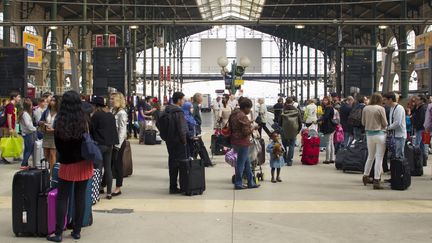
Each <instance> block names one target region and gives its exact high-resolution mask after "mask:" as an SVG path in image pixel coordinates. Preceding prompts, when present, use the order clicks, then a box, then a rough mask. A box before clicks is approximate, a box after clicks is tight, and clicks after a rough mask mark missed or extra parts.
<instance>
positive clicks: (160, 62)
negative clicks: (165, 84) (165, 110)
mask: <svg viewBox="0 0 432 243" xmlns="http://www.w3.org/2000/svg"><path fill="white" fill-rule="evenodd" d="M161 55H162V51H161V48H160V47H158V69H159V72H158V73H159V75H158V77H159V79H158V100H159V101H161V98H162V91H161V85H162V82H161V81H163V73H161V66H162V57H161ZM162 71H163V69H162Z"/></svg>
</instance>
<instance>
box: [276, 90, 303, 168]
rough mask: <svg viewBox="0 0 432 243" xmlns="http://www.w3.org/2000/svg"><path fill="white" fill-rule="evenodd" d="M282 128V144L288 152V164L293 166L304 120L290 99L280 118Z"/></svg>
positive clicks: (289, 98) (287, 100)
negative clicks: (296, 145)
mask: <svg viewBox="0 0 432 243" xmlns="http://www.w3.org/2000/svg"><path fill="white" fill-rule="evenodd" d="M279 126H280V127H281V137H282V144H283V146H284V148H285V150H286V151H287V156H286V161H285V162H286V164H287V165H288V166H291V165H292V162H293V158H294V148H295V144H296V138H297V135H298V134H299V132H300V130H301V127H302V119H301V114H300V111H299V109H297V108H296V107H295V106H294V100H293V99H292V98H291V97H288V98H287V99H286V102H285V106H284V109H283V112H282V114H281V115H280V118H279Z"/></svg>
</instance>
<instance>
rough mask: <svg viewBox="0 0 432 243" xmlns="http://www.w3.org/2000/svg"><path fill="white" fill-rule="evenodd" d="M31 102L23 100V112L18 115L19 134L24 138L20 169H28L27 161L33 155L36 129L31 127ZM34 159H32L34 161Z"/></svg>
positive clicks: (26, 99)
mask: <svg viewBox="0 0 432 243" xmlns="http://www.w3.org/2000/svg"><path fill="white" fill-rule="evenodd" d="M32 108H33V102H32V100H31V99H30V98H25V99H24V103H23V110H22V111H21V114H20V115H19V118H18V119H19V124H20V128H21V134H22V136H23V138H24V157H23V160H22V162H21V169H22V170H26V169H28V160H29V158H30V156H31V155H32V153H33V147H34V142H35V140H36V127H35V126H34V125H33V120H32V113H33V112H32V111H33V109H32ZM34 159H35V158H33V160H34Z"/></svg>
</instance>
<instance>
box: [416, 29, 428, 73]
mask: <svg viewBox="0 0 432 243" xmlns="http://www.w3.org/2000/svg"><path fill="white" fill-rule="evenodd" d="M431 46H432V32H428V33H424V34H422V35H418V36H416V49H417V51H418V52H417V53H416V58H415V65H414V69H415V70H421V69H426V68H429V58H430V56H429V48H431Z"/></svg>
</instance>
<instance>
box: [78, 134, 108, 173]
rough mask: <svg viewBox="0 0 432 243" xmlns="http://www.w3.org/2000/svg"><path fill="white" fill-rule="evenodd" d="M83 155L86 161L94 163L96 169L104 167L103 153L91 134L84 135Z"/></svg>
mask: <svg viewBox="0 0 432 243" xmlns="http://www.w3.org/2000/svg"><path fill="white" fill-rule="evenodd" d="M81 155H82V157H83V158H84V159H86V160H88V161H92V162H93V165H94V167H95V168H99V167H100V166H101V165H102V161H103V157H102V153H101V151H100V149H99V147H98V146H97V145H96V143H95V141H94V140H93V139H92V138H91V136H90V134H89V133H84V134H83V142H82V144H81Z"/></svg>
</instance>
